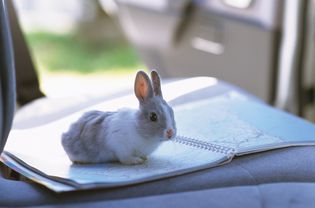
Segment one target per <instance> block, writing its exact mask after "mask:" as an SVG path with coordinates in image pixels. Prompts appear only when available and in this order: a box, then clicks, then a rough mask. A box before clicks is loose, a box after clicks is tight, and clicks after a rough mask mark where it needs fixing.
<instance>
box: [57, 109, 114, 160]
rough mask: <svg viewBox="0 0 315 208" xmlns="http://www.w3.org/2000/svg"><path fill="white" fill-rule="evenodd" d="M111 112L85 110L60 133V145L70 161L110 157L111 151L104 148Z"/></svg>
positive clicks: (106, 158)
mask: <svg viewBox="0 0 315 208" xmlns="http://www.w3.org/2000/svg"><path fill="white" fill-rule="evenodd" d="M113 114H115V112H102V111H89V112H86V113H84V114H83V115H82V116H81V117H80V118H79V120H78V121H76V122H75V123H73V124H72V125H71V126H70V128H69V130H68V131H67V132H66V133H64V134H63V135H62V146H63V148H64V149H65V151H66V152H67V153H68V156H69V158H70V159H71V160H72V161H74V162H82V163H85V162H89V163H90V162H100V161H103V160H110V159H111V158H112V155H111V154H112V153H111V152H107V153H106V152H104V150H105V149H106V147H105V142H106V135H107V131H108V125H109V123H110V122H109V120H110V117H111V116H112V115H113ZM100 153H102V155H100Z"/></svg>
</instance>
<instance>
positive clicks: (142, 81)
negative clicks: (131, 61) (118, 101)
mask: <svg viewBox="0 0 315 208" xmlns="http://www.w3.org/2000/svg"><path fill="white" fill-rule="evenodd" d="M134 91H135V94H136V96H137V98H138V100H139V101H140V102H143V101H146V100H147V99H148V98H152V97H153V89H152V85H151V81H150V79H149V77H148V75H147V74H146V73H145V72H143V71H139V72H138V73H137V76H136V80H135V86H134Z"/></svg>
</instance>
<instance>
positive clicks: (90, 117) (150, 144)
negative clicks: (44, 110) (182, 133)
mask: <svg viewBox="0 0 315 208" xmlns="http://www.w3.org/2000/svg"><path fill="white" fill-rule="evenodd" d="M151 79H152V84H153V87H152V84H151V81H150V79H149V77H148V75H147V74H146V73H145V72H143V71H139V72H138V73H137V76H136V79H135V84H134V92H135V95H136V97H137V98H138V100H139V109H120V110H118V111H116V112H102V111H90V112H86V113H85V114H83V116H82V117H81V118H80V119H79V120H78V121H76V122H75V123H73V124H72V125H71V126H70V128H69V130H68V132H66V133H64V134H63V135H62V146H63V148H64V150H65V151H66V153H67V154H68V156H69V158H70V160H71V161H72V162H75V163H101V162H111V161H119V162H120V163H122V164H141V163H143V162H144V161H145V160H146V156H147V155H148V154H150V153H151V152H153V151H154V150H155V149H156V148H157V147H158V146H159V144H160V143H161V142H162V141H164V140H169V139H172V138H173V137H175V135H176V125H175V120H174V112H173V109H172V108H171V107H170V106H169V105H168V104H167V103H166V101H165V100H164V99H163V96H162V91H161V84H160V77H159V75H158V73H157V72H156V71H152V72H151Z"/></svg>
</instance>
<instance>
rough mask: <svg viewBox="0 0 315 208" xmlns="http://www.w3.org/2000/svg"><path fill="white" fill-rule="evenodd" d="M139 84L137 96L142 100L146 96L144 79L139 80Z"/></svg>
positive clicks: (146, 90)
mask: <svg viewBox="0 0 315 208" xmlns="http://www.w3.org/2000/svg"><path fill="white" fill-rule="evenodd" d="M139 82H140V84H139V94H140V96H141V97H142V98H143V99H144V98H145V97H147V94H148V86H147V84H146V83H145V79H144V78H143V77H141V78H140V81H139Z"/></svg>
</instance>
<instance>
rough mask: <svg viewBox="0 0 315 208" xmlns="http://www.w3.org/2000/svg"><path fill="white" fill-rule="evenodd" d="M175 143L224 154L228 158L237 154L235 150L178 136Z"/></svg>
mask: <svg viewBox="0 0 315 208" xmlns="http://www.w3.org/2000/svg"><path fill="white" fill-rule="evenodd" d="M173 141H174V142H176V143H180V144H184V145H188V146H192V147H196V148H199V149H205V150H209V151H212V152H217V153H222V154H225V155H227V156H228V157H231V156H233V155H234V154H235V149H234V148H231V147H225V146H222V145H218V144H213V143H210V142H205V141H200V140H197V139H192V138H189V137H185V136H177V137H176V138H174V139H173Z"/></svg>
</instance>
